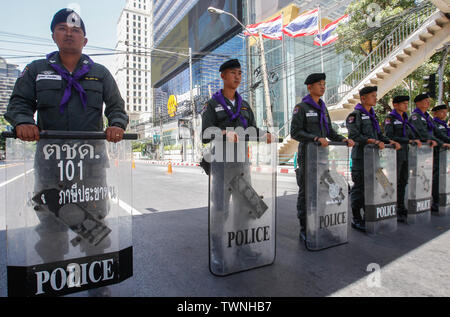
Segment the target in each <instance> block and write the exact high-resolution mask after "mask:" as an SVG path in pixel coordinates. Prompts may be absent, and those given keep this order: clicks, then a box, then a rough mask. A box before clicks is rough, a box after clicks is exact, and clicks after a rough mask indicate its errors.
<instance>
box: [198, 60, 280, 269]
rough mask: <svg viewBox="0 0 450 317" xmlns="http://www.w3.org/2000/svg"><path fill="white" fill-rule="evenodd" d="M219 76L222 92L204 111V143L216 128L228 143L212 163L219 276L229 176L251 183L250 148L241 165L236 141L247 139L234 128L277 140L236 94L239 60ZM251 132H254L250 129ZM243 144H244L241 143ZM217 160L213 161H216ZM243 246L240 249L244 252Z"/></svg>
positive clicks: (238, 217)
mask: <svg viewBox="0 0 450 317" xmlns="http://www.w3.org/2000/svg"><path fill="white" fill-rule="evenodd" d="M219 71H220V73H221V74H220V76H221V78H222V81H223V89H221V90H219V91H217V92H216V93H215V94H214V95H213V96H212V98H211V99H210V100H208V102H207V103H206V105H205V106H204V107H203V110H202V140H203V143H209V142H211V135H210V134H209V131H211V130H212V129H216V130H218V131H220V133H221V136H223V137H225V138H226V140H227V142H223V152H222V153H223V157H222V158H221V157H216V161H217V163H214V164H211V172H210V176H211V177H212V179H211V188H210V191H211V192H210V194H211V202H212V206H211V207H210V208H212V209H213V212H214V215H213V217H212V218H211V223H210V225H211V229H210V230H211V232H212V237H211V242H212V244H211V255H212V257H211V262H210V265H211V266H212V267H213V271H214V272H215V273H220V272H222V271H223V270H225V267H224V262H223V258H222V255H223V251H224V247H223V245H222V242H221V235H220V232H221V229H222V228H221V226H223V224H224V222H225V221H226V219H227V218H228V216H229V208H230V205H229V203H230V195H231V194H230V192H229V191H228V190H225V188H224V186H225V183H226V179H228V178H230V177H231V176H230V175H233V176H234V175H241V174H242V175H244V176H243V177H244V179H246V181H247V182H248V183H251V180H250V178H249V170H250V169H249V162H248V156H247V154H248V152H247V146H245V152H246V153H245V155H243V157H245V162H240V161H239V158H238V155H237V153H239V151H240V148H239V146H237V142H240V141H242V142H245V140H239V135H238V133H237V132H236V131H233V130H234V129H235V128H242V129H248V128H254V131H255V133H256V134H257V135H256V137H258V138H260V139H262V140H264V141H267V143H271V142H274V141H275V137H274V136H273V135H272V134H270V133H268V132H267V133H266V132H265V131H262V130H259V129H258V128H257V127H256V120H255V116H254V114H253V111H252V109H251V108H250V105H249V104H248V103H247V102H246V101H245V100H243V99H242V97H241V96H240V95H239V93H238V92H237V89H238V87H239V85H240V83H241V80H242V70H241V64H240V63H239V61H238V60H237V59H232V60H229V61H226V62H225V63H223V64H222V65H221V66H220V69H219ZM249 130H251V129H249ZM230 144H233V145H232V146H234V153H235V156H234V160H232V161H227V160H224V158H225V157H226V151H227V149H228V148H229V146H230ZM241 144H242V143H241ZM217 146H220V142H217V143H215V145H214V147H213V149H212V155H215V154H216V155H218V153H220V151H218V149H217V148H216V147H217ZM213 161H214V160H213ZM243 217H244V213H237V214H234V215H233V221H234V223H235V226H242V225H244V222H247V221H248V220H249V219H248V215H247V216H245V217H246V218H245V219H244V218H243ZM244 249H245V248H244V247H242V248H240V249H239V250H244ZM242 253H245V255H242V254H241V255H238V258H239V259H241V258H248V259H249V260H251V259H253V258H256V257H257V256H258V254H257V253H255V252H252V251H251V250H248V249H245V251H243V252H242Z"/></svg>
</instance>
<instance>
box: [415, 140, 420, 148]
mask: <svg viewBox="0 0 450 317" xmlns="http://www.w3.org/2000/svg"><path fill="white" fill-rule="evenodd" d="M413 142H414V143H416V144H417V147H419V148H421V147H422V142H420V140H413Z"/></svg>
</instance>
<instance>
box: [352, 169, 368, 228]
mask: <svg viewBox="0 0 450 317" xmlns="http://www.w3.org/2000/svg"><path fill="white" fill-rule="evenodd" d="M352 181H353V187H352V189H351V190H350V202H351V207H352V213H353V220H359V221H361V220H362V219H363V218H362V217H361V212H360V210H361V208H364V205H365V201H364V170H362V169H352Z"/></svg>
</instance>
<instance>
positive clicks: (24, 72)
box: [19, 66, 29, 78]
mask: <svg viewBox="0 0 450 317" xmlns="http://www.w3.org/2000/svg"><path fill="white" fill-rule="evenodd" d="M28 69H29V68H28V66H26V67H25V68H24V69H23V71H22V73H20V75H19V78H22V77H23V76H24V75H25V74H26V72H27V71H28Z"/></svg>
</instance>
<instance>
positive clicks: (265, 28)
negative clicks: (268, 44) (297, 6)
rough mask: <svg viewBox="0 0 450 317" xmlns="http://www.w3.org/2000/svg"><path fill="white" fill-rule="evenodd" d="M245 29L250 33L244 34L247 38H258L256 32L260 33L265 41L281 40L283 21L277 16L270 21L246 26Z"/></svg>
mask: <svg viewBox="0 0 450 317" xmlns="http://www.w3.org/2000/svg"><path fill="white" fill-rule="evenodd" d="M247 29H248V30H249V31H250V32H251V33H248V32H244V34H245V35H247V36H250V35H253V36H258V35H259V34H258V32H261V35H262V36H263V37H265V38H267V39H272V40H281V39H282V38H283V34H282V30H283V19H282V16H281V15H279V16H277V17H276V18H275V19H272V20H270V21H266V22H260V23H256V24H250V25H247Z"/></svg>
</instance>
